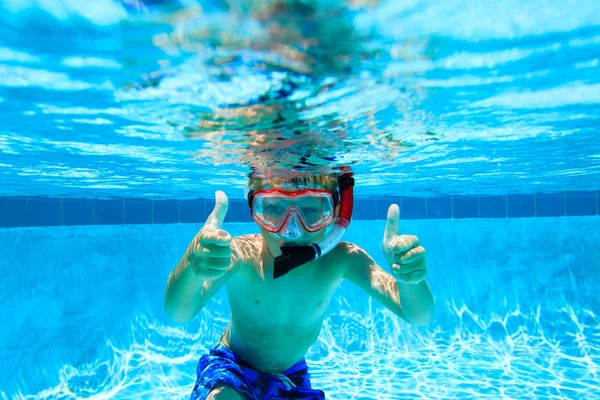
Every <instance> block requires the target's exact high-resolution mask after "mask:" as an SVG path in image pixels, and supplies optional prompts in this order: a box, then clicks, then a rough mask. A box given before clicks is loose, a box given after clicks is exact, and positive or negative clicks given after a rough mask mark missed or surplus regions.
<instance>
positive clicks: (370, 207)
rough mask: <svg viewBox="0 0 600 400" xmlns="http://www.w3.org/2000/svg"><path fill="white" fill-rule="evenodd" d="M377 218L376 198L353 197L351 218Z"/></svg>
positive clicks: (368, 219) (369, 219) (370, 219)
mask: <svg viewBox="0 0 600 400" xmlns="http://www.w3.org/2000/svg"><path fill="white" fill-rule="evenodd" d="M376 218H377V200H376V199H374V198H373V199H363V198H357V199H354V209H353V210H352V219H355V220H367V221H372V220H375V219H376Z"/></svg>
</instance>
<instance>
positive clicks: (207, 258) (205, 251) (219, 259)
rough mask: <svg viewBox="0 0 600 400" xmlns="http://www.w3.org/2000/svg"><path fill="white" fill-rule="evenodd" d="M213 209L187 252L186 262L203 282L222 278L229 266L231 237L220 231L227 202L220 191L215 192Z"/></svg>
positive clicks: (225, 196) (225, 213)
mask: <svg viewBox="0 0 600 400" xmlns="http://www.w3.org/2000/svg"><path fill="white" fill-rule="evenodd" d="M215 201H216V203H215V208H214V209H213V211H212V213H211V214H210V215H209V216H208V218H207V220H206V223H205V224H204V226H203V227H202V229H200V232H198V234H197V235H196V237H195V238H194V240H193V241H192V244H191V245H190V247H189V249H188V251H189V254H188V262H189V265H190V266H191V267H192V269H193V270H194V273H195V274H196V276H198V277H199V278H202V279H204V280H209V279H215V278H219V277H221V276H223V275H224V274H225V272H227V268H228V267H229V265H230V264H231V235H230V234H229V233H227V232H226V231H224V230H223V229H221V226H222V225H223V220H224V219H225V216H226V215H227V209H228V208H229V200H227V195H226V194H225V193H223V192H222V191H220V190H217V191H216V192H215Z"/></svg>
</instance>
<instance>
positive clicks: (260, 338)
mask: <svg viewBox="0 0 600 400" xmlns="http://www.w3.org/2000/svg"><path fill="white" fill-rule="evenodd" d="M321 326H322V321H319V323H317V324H314V325H312V326H309V327H301V328H300V327H296V328H295V329H290V328H289V327H286V328H283V329H277V328H275V327H274V328H271V329H268V330H265V329H264V327H261V328H260V329H256V327H253V326H252V325H250V326H248V324H242V323H239V322H238V323H236V321H235V318H232V319H231V322H230V323H229V326H228V327H227V329H226V330H225V332H224V333H223V336H222V337H221V343H223V344H224V345H226V346H227V347H229V348H230V349H231V350H232V351H233V352H234V353H235V354H237V355H238V356H240V357H241V358H242V360H243V361H244V362H245V363H247V364H248V365H249V366H251V367H252V368H253V369H255V370H257V371H260V372H265V373H282V372H284V371H285V370H287V369H288V368H290V367H291V366H292V365H294V364H295V363H297V362H298V361H300V360H302V359H303V358H304V356H305V354H306V352H307V351H308V349H309V348H310V346H312V345H313V344H314V343H315V341H316V340H317V338H318V337H319V332H320V331H321Z"/></svg>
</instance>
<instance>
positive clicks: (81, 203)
mask: <svg viewBox="0 0 600 400" xmlns="http://www.w3.org/2000/svg"><path fill="white" fill-rule="evenodd" d="M62 224H63V225H69V226H70V225H93V224H94V200H92V199H63V221H62Z"/></svg>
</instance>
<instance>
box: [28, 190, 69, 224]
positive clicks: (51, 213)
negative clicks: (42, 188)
mask: <svg viewBox="0 0 600 400" xmlns="http://www.w3.org/2000/svg"><path fill="white" fill-rule="evenodd" d="M60 203H61V199H59V198H46V197H29V198H28V199H27V226H56V225H60V224H61V220H62V216H61V212H62V211H61V204H60Z"/></svg>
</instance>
